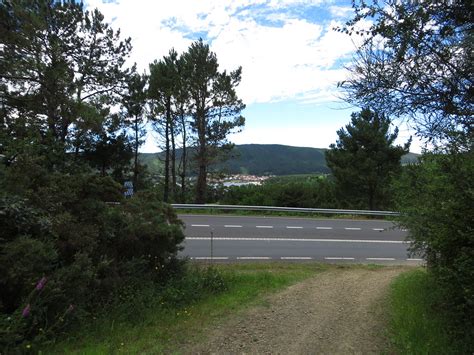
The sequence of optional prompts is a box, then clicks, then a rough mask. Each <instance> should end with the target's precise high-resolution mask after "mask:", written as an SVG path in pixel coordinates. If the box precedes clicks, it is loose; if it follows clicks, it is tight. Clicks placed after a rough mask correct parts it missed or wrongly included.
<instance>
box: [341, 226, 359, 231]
mask: <svg viewBox="0 0 474 355" xmlns="http://www.w3.org/2000/svg"><path fill="white" fill-rule="evenodd" d="M344 229H345V230H347V231H360V230H361V229H362V228H353V227H346V228H344Z"/></svg>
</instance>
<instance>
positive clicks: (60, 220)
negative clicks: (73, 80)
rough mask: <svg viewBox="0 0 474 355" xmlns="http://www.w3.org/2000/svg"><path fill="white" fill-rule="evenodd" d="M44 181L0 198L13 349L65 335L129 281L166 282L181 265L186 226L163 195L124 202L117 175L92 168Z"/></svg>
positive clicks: (4, 340) (4, 303)
mask: <svg viewBox="0 0 474 355" xmlns="http://www.w3.org/2000/svg"><path fill="white" fill-rule="evenodd" d="M43 183H44V185H42V186H37V187H35V188H34V189H31V188H29V187H28V186H24V187H23V189H18V190H17V191H18V192H22V194H23V197H18V196H14V195H11V194H9V193H8V192H6V193H4V194H3V197H0V223H1V225H2V230H1V233H2V234H1V236H0V287H1V289H2V292H1V294H0V311H1V322H2V326H3V325H5V328H2V331H1V332H0V348H1V349H6V350H5V351H7V350H8V349H12V348H14V347H16V346H18V345H19V344H21V343H22V342H24V341H27V340H28V341H31V340H34V339H36V341H44V340H45V339H50V338H51V337H54V336H57V335H58V334H60V332H62V331H63V330H64V329H66V326H67V325H68V324H70V323H71V321H73V320H84V321H86V320H87V317H88V314H90V313H91V312H94V311H95V310H97V309H98V308H100V307H102V306H104V305H106V304H108V303H110V300H111V297H114V295H115V294H117V292H118V291H117V290H120V289H122V288H123V286H124V285H126V284H136V285H139V284H140V283H143V282H144V281H143V280H144V279H146V280H148V281H149V282H151V283H157V284H160V283H162V282H165V281H166V280H167V279H169V278H171V277H173V275H174V274H175V273H176V272H178V271H176V270H177V269H179V267H180V265H179V263H178V262H177V261H176V256H177V252H178V251H179V249H180V246H179V244H180V243H181V242H182V241H183V239H184V234H183V231H182V224H181V222H180V221H179V220H178V218H177V216H176V214H175V212H174V211H173V209H172V208H171V207H170V206H169V205H166V204H163V203H162V202H161V201H160V200H159V198H158V196H157V195H156V194H155V193H153V192H143V193H139V194H136V195H135V196H134V197H133V198H130V199H126V200H123V199H122V197H121V196H122V191H121V186H120V185H118V184H117V183H116V182H115V181H113V180H112V179H110V178H107V177H105V178H104V177H98V176H94V175H88V174H76V175H67V174H59V173H53V174H50V176H47V177H45V178H44V179H43ZM109 201H121V204H119V205H111V204H107V203H106V202H109ZM3 226H5V228H3ZM43 277H45V279H46V280H47V282H46V283H45V284H44V285H43V286H42V287H41V290H37V289H36V285H37V283H38V281H39V280H41V279H42V278H43ZM25 308H26V309H27V310H28V312H27V313H28V314H27V315H25V314H23V313H24V310H25Z"/></svg>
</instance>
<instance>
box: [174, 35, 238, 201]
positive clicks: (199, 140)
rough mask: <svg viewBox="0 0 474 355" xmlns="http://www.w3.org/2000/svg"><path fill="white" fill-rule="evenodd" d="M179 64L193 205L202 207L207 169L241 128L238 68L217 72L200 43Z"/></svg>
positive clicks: (212, 55) (212, 56)
mask: <svg viewBox="0 0 474 355" xmlns="http://www.w3.org/2000/svg"><path fill="white" fill-rule="evenodd" d="M183 60H184V63H185V68H186V69H185V75H186V77H187V78H188V85H189V86H188V89H189V99H190V104H191V107H192V111H191V117H192V119H191V127H192V131H193V133H194V134H195V137H194V145H195V147H196V156H195V159H196V164H197V169H198V178H197V184H196V202H197V203H205V201H206V188H207V175H208V172H209V166H210V165H211V164H212V163H213V162H215V160H216V159H217V158H218V157H219V154H220V152H222V150H223V149H225V148H231V147H232V145H231V144H230V143H229V141H228V140H227V136H228V134H229V133H231V132H233V131H236V130H238V129H240V128H241V127H242V126H243V125H244V124H245V119H244V118H243V117H242V116H241V115H240V113H241V111H242V110H243V109H244V108H245V105H244V104H243V103H242V100H240V99H239V98H238V97H237V93H236V91H235V89H236V87H237V86H238V85H239V83H240V80H241V74H242V68H241V67H239V68H238V69H236V70H235V71H232V72H230V73H227V72H226V71H223V72H219V70H218V68H219V64H218V62H217V57H216V55H215V53H213V52H211V50H210V49H209V45H207V44H204V43H203V41H202V39H201V40H199V41H196V42H194V43H192V44H191V46H190V47H189V49H188V51H187V52H185V53H184V54H183Z"/></svg>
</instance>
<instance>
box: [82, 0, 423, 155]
mask: <svg viewBox="0 0 474 355" xmlns="http://www.w3.org/2000/svg"><path fill="white" fill-rule="evenodd" d="M86 6H87V7H88V8H98V9H99V10H100V11H101V12H102V13H103V14H104V16H105V21H107V22H109V23H110V24H111V25H112V27H113V28H114V29H120V30H121V34H122V36H123V37H131V40H132V46H133V49H132V53H131V57H130V59H129V60H130V64H131V63H137V67H138V70H139V72H143V71H146V70H147V69H148V65H149V63H151V62H153V61H154V60H155V59H160V58H162V57H163V56H165V55H167V54H168V52H169V50H170V49H171V48H174V49H175V50H176V51H177V52H178V53H182V52H184V51H186V50H187V48H188V47H189V45H190V44H191V43H192V42H193V41H195V40H198V39H199V38H202V39H203V41H204V42H205V43H208V44H209V45H210V48H211V50H212V51H213V52H215V53H216V55H217V59H218V62H219V68H220V70H221V71H222V70H228V71H230V70H235V69H236V68H238V67H239V66H242V81H241V83H240V85H239V86H238V87H237V93H238V95H239V97H240V98H241V99H242V100H243V102H244V103H245V104H246V109H245V110H244V111H243V113H242V115H243V116H244V117H245V119H246V123H245V127H244V128H243V130H242V132H240V133H236V134H233V135H231V136H230V137H229V138H230V140H231V141H232V142H234V143H236V144H249V143H259V144H284V145H291V146H304V147H316V148H327V147H329V145H330V144H331V143H335V142H336V140H337V133H336V131H337V130H338V129H340V128H341V127H343V126H345V125H346V124H348V123H349V121H350V114H351V112H355V111H359V110H360V109H359V108H357V107H351V106H350V105H348V104H347V103H345V102H344V101H343V100H341V96H342V92H340V90H339V89H338V88H337V82H338V81H342V80H344V78H345V77H346V76H347V75H348V73H347V71H346V69H345V66H347V65H349V64H350V61H351V58H352V56H353V54H354V52H355V49H356V48H357V46H358V44H359V43H360V40H361V39H360V38H357V37H356V36H352V37H350V36H348V35H346V34H343V33H339V32H336V31H334V30H333V29H334V27H336V26H338V25H342V24H343V23H344V22H345V21H347V20H348V19H350V18H351V17H352V15H353V11H352V8H351V6H350V0H306V1H303V0H253V1H251V0H173V1H165V0H87V1H86ZM369 25H370V23H368V22H363V23H362V24H361V26H362V27H368V26H369ZM396 123H397V125H399V126H400V127H399V129H400V133H399V138H398V141H397V143H399V144H403V143H404V142H406V141H407V140H408V138H409V137H410V136H413V142H412V146H411V149H410V150H411V151H413V152H416V153H419V152H420V151H421V146H422V144H421V143H420V142H419V141H418V140H417V139H416V137H414V132H413V131H412V130H411V129H410V128H409V127H407V126H406V124H404V123H401V122H396ZM158 150H159V149H158V148H157V143H156V142H155V140H154V138H153V135H152V134H151V133H150V134H149V135H148V137H147V140H146V143H145V144H144V146H143V147H142V151H143V152H156V151H158Z"/></svg>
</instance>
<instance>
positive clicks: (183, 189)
mask: <svg viewBox="0 0 474 355" xmlns="http://www.w3.org/2000/svg"><path fill="white" fill-rule="evenodd" d="M181 127H182V128H181V129H182V138H183V150H182V154H181V166H182V168H181V203H186V165H187V160H186V159H187V156H186V153H187V152H186V139H187V135H186V121H185V116H184V114H181Z"/></svg>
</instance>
